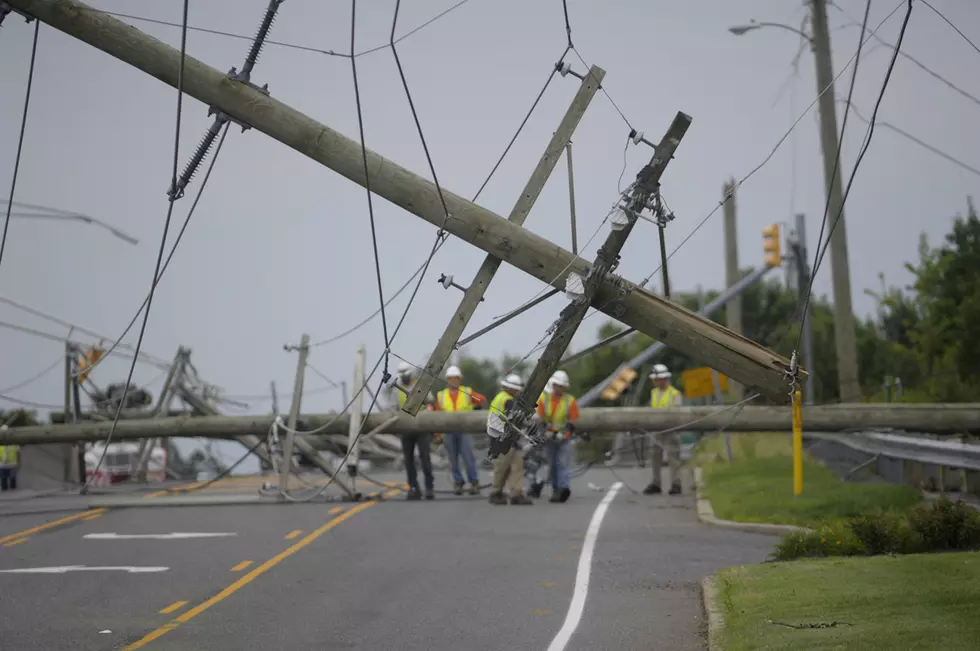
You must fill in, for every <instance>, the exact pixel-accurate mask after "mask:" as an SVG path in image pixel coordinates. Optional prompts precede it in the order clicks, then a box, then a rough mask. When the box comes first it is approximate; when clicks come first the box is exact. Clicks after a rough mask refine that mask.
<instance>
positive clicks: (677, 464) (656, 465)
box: [650, 432, 681, 487]
mask: <svg viewBox="0 0 980 651" xmlns="http://www.w3.org/2000/svg"><path fill="white" fill-rule="evenodd" d="M680 439H681V437H680V434H679V433H678V432H669V433H667V434H658V435H655V436H654V437H653V445H652V446H651V459H650V465H652V466H653V483H654V484H657V485H658V486H661V487H663V482H662V473H663V467H664V452H666V453H667V466H668V467H669V468H670V483H671V485H674V486H680V485H681V440H680Z"/></svg>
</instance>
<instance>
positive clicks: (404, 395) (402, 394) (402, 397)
mask: <svg viewBox="0 0 980 651" xmlns="http://www.w3.org/2000/svg"><path fill="white" fill-rule="evenodd" d="M412 386H414V385H412ZM412 386H407V387H405V388H406V389H411V388H412ZM397 388H398V408H399V409H401V408H402V407H404V406H405V401H406V400H408V394H407V393H405V392H404V391H403V390H402V389H401V387H397Z"/></svg>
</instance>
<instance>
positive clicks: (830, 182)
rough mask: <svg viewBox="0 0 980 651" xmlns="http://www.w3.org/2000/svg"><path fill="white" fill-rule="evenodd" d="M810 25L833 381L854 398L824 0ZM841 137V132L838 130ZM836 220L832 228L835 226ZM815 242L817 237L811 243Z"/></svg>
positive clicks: (847, 398)
mask: <svg viewBox="0 0 980 651" xmlns="http://www.w3.org/2000/svg"><path fill="white" fill-rule="evenodd" d="M810 6H811V10H812V11H811V24H812V25H813V39H812V44H813V56H814V60H815V63H816V66H815V67H816V78H817V92H818V93H819V94H820V97H819V100H818V108H819V110H820V144H821V147H822V149H823V172H824V183H825V184H826V187H827V196H828V198H829V203H828V210H829V211H828V214H827V224H828V229H831V228H833V233H832V235H831V236H830V267H831V269H830V272H831V279H832V283H833V288H834V341H835V343H836V347H837V381H838V384H839V386H840V399H841V402H859V401H860V400H861V383H860V378H859V376H858V362H857V340H856V338H855V334H854V309H853V307H852V305H851V272H850V263H849V260H848V255H847V225H846V223H845V220H844V184H843V181H842V179H841V165H840V162H839V158H838V156H839V151H838V148H839V147H840V141H839V140H838V139H837V134H838V130H837V95H836V94H835V93H834V62H833V59H832V57H831V50H830V30H829V29H828V27H827V2H826V0H810ZM841 137H842V138H843V135H841ZM835 222H836V227H835ZM817 246H820V242H817Z"/></svg>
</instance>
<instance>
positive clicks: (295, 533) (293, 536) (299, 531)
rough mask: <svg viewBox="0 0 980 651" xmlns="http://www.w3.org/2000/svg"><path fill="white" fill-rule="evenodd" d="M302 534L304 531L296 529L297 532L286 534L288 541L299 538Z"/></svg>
mask: <svg viewBox="0 0 980 651" xmlns="http://www.w3.org/2000/svg"><path fill="white" fill-rule="evenodd" d="M301 533H303V530H302V529H296V530H295V531H290V532H289V533H287V534H286V540H292V539H293V538H296V537H298V536H299V535H300V534H301Z"/></svg>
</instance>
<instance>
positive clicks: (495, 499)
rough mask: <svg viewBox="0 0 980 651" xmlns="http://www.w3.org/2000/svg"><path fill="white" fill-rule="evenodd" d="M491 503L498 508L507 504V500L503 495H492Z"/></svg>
mask: <svg viewBox="0 0 980 651" xmlns="http://www.w3.org/2000/svg"><path fill="white" fill-rule="evenodd" d="M490 503H491V504H495V505H497V506H499V505H501V504H506V503H507V498H506V497H504V494H503V493H490Z"/></svg>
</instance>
